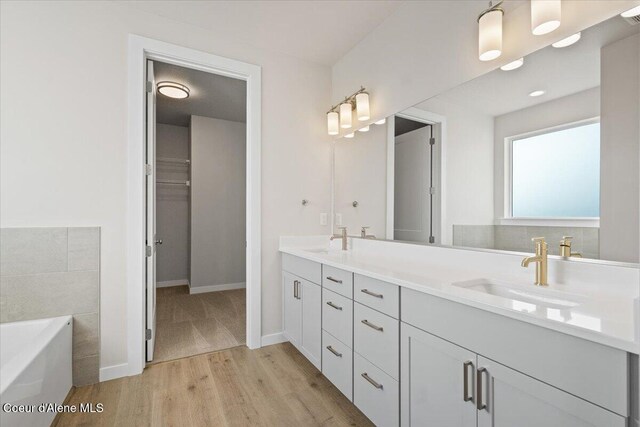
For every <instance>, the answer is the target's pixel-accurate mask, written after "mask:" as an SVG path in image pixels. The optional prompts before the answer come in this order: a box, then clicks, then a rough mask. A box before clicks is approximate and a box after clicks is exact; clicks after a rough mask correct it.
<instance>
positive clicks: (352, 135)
mask: <svg viewBox="0 0 640 427" xmlns="http://www.w3.org/2000/svg"><path fill="white" fill-rule="evenodd" d="M354 136H356V134H355V133H354V132H351V133H348V134H346V135H345V136H344V137H345V138H353V137H354Z"/></svg>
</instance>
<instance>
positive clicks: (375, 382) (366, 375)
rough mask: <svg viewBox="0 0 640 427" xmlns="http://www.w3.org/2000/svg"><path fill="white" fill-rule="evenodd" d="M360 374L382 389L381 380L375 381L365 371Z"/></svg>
mask: <svg viewBox="0 0 640 427" xmlns="http://www.w3.org/2000/svg"><path fill="white" fill-rule="evenodd" d="M360 375H361V376H362V378H364V379H365V380H367V381H369V383H371V385H372V386H374V387H375V388H377V389H378V390H382V384H380V383H379V382H377V381H375V380H374V379H373V378H371V377H370V376H369V375H368V374H367V373H366V372H363V373H361V374H360Z"/></svg>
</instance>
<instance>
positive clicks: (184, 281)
mask: <svg viewBox="0 0 640 427" xmlns="http://www.w3.org/2000/svg"><path fill="white" fill-rule="evenodd" d="M180 285H189V279H180V280H166V281H164V282H156V288H170V287H172V286H180Z"/></svg>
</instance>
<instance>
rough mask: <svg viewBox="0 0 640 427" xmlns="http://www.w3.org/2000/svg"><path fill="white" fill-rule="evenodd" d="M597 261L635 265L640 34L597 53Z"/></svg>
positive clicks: (639, 226)
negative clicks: (599, 96) (599, 102)
mask: <svg viewBox="0 0 640 427" xmlns="http://www.w3.org/2000/svg"><path fill="white" fill-rule="evenodd" d="M600 64H601V66H600V68H601V80H602V81H601V87H602V107H601V119H600V129H601V141H600V147H601V153H602V154H601V159H600V188H601V190H600V257H601V258H602V259H613V260H617V261H627V262H638V257H639V253H640V252H639V250H638V241H637V239H635V236H638V235H639V234H640V224H639V221H638V218H639V217H640V210H639V209H638V201H639V198H640V186H639V181H638V176H637V173H635V171H638V169H639V168H640V164H639V163H638V152H639V151H640V122H638V114H639V111H640V98H639V97H638V90H639V87H640V34H636V35H634V36H631V37H627V38H626V39H622V40H619V41H617V42H615V43H611V44H610V45H608V46H605V47H603V48H602V60H601V61H600Z"/></svg>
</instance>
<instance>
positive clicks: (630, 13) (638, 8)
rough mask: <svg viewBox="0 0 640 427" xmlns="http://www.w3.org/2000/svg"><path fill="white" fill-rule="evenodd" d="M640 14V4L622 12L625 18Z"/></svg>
mask: <svg viewBox="0 0 640 427" xmlns="http://www.w3.org/2000/svg"><path fill="white" fill-rule="evenodd" d="M638 15H640V6H636V7H634V8H631V9H629V10H626V11H624V12H622V13H621V14H620V16H622V17H623V18H633V17H634V16H638Z"/></svg>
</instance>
